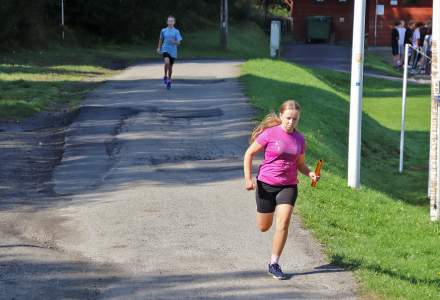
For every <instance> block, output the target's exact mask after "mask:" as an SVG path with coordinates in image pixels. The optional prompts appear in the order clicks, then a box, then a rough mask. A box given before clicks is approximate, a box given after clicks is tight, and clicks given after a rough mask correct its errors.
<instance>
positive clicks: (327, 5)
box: [292, 0, 433, 46]
mask: <svg viewBox="0 0 440 300" xmlns="http://www.w3.org/2000/svg"><path fill="white" fill-rule="evenodd" d="M432 1H433V0H418V1H417V4H411V5H409V4H404V1H403V0H398V5H396V6H394V5H391V1H390V0H377V1H376V0H367V12H366V22H365V23H366V24H365V30H366V32H367V33H368V44H369V45H377V46H389V45H390V36H391V29H392V27H393V24H394V23H395V22H396V21H398V20H405V21H409V20H414V21H417V22H424V21H427V20H429V19H431V18H432ZM376 2H377V4H383V5H384V15H383V16H378V17H377V22H376V13H375V12H376ZM294 3H295V4H294V5H295V7H294V9H293V13H292V17H293V26H294V31H293V32H294V36H295V39H296V40H299V41H306V35H307V17H308V16H331V17H332V32H333V33H334V38H335V41H336V42H337V43H341V42H351V39H352V28H353V3H354V0H348V1H347V3H339V1H338V0H324V1H323V2H322V3H317V2H316V1H315V0H296V1H294ZM375 29H376V30H375Z"/></svg>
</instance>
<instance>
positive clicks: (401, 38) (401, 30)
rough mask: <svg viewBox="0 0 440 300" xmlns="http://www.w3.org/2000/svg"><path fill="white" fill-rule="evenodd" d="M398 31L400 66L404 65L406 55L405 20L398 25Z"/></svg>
mask: <svg viewBox="0 0 440 300" xmlns="http://www.w3.org/2000/svg"><path fill="white" fill-rule="evenodd" d="M397 31H398V32H399V62H398V63H399V66H401V65H402V61H403V59H404V56H405V34H406V28H405V21H403V20H402V21H400V24H399V26H397Z"/></svg>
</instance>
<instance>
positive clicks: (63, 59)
mask: <svg viewBox="0 0 440 300" xmlns="http://www.w3.org/2000/svg"><path fill="white" fill-rule="evenodd" d="M183 36H184V41H183V43H182V46H181V47H180V50H179V51H180V55H179V58H183V59H186V58H199V59H200V58H237V59H239V58H240V59H246V58H255V57H265V56H267V53H266V52H267V48H268V47H267V43H268V38H267V36H266V35H265V34H264V33H263V31H262V30H261V29H260V28H259V27H258V26H257V25H255V24H252V23H250V24H241V25H234V26H232V27H231V28H230V37H229V45H228V50H226V51H223V50H221V49H220V47H219V34H218V30H217V28H208V29H205V30H203V31H199V32H192V33H191V32H190V33H188V34H187V33H185V32H183ZM156 46H157V41H150V42H146V43H144V44H140V45H98V46H95V47H91V48H81V47H55V48H51V49H46V50H39V51H36V50H33V51H29V50H20V51H8V52H4V53H2V55H1V57H0V120H8V119H20V118H24V117H27V116H30V115H32V114H34V113H36V112H40V111H42V110H58V109H60V107H63V108H65V107H67V108H69V109H74V108H75V107H77V106H78V104H79V103H80V102H81V99H83V98H84V95H86V94H87V92H89V91H90V90H91V89H94V88H96V86H97V84H99V83H100V82H102V81H103V80H104V79H106V78H108V77H109V76H111V75H112V74H114V73H115V72H116V71H114V70H113V69H114V67H115V66H116V67H124V66H127V65H129V64H132V63H136V62H139V61H145V60H148V59H161V57H160V56H159V55H158V54H157V53H156Z"/></svg>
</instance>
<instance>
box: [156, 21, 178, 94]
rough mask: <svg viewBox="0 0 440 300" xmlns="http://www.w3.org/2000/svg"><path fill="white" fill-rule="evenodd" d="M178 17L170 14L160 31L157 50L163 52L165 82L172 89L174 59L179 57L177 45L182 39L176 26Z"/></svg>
mask: <svg viewBox="0 0 440 300" xmlns="http://www.w3.org/2000/svg"><path fill="white" fill-rule="evenodd" d="M175 23H176V19H175V18H174V17H173V16H168V19H167V25H168V26H167V27H165V28H163V29H162V30H161V31H160V37H159V43H158V45H157V52H158V53H159V54H162V56H163V58H164V62H165V65H164V71H165V75H164V77H163V82H164V84H165V85H166V87H167V89H171V76H172V75H173V65H174V61H175V60H176V59H177V46H178V45H180V42H181V41H182V36H181V35H180V31H179V30H178V29H177V28H175V27H174V24H175Z"/></svg>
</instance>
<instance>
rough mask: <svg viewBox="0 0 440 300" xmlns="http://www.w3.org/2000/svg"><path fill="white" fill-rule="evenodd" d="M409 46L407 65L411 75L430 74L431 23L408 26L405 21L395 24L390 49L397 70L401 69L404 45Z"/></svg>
mask: <svg viewBox="0 0 440 300" xmlns="http://www.w3.org/2000/svg"><path fill="white" fill-rule="evenodd" d="M406 44H409V45H410V47H409V60H408V64H409V66H410V68H411V73H413V74H415V73H421V74H426V73H428V74H429V73H430V70H431V67H430V66H431V64H430V62H431V60H430V57H431V44H432V23H431V21H427V22H425V23H422V22H414V21H410V22H408V24H406V23H405V21H399V22H397V23H395V25H394V28H393V30H392V31H391V49H392V53H393V62H394V66H395V67H396V68H398V69H400V68H402V67H403V64H404V58H405V45H406Z"/></svg>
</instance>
